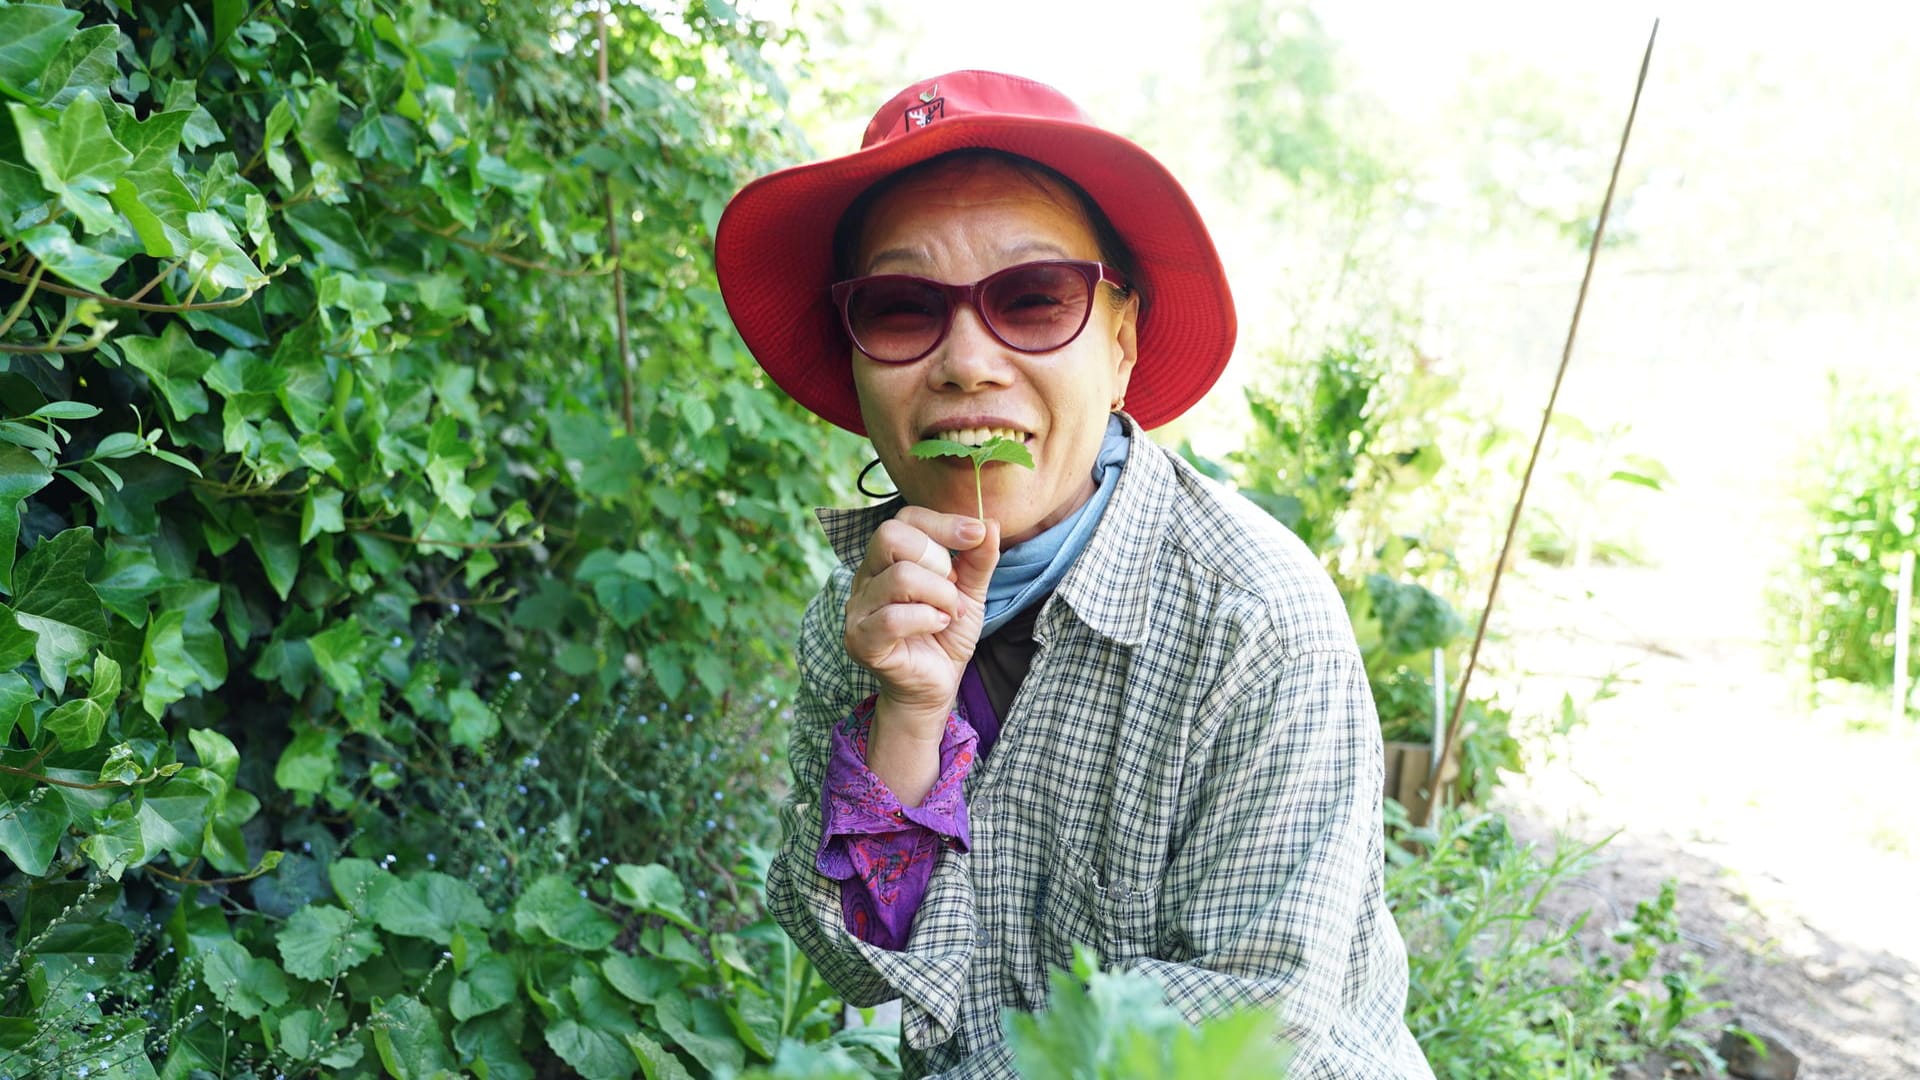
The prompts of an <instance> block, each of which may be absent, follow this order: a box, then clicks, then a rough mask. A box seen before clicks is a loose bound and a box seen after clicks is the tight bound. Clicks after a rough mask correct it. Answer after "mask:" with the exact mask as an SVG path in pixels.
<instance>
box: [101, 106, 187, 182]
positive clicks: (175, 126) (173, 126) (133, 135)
mask: <svg viewBox="0 0 1920 1080" xmlns="http://www.w3.org/2000/svg"><path fill="white" fill-rule="evenodd" d="M190 115H191V114H189V113H187V112H184V111H181V110H177V109H176V110H172V111H164V112H157V113H149V114H147V118H146V119H144V120H141V119H138V118H136V117H135V116H134V114H133V113H130V112H123V111H121V110H118V109H115V110H111V111H109V112H108V114H107V123H108V124H109V125H110V126H111V127H112V128H113V137H114V138H116V139H119V140H120V145H121V146H124V147H126V148H127V153H129V154H132V155H133V164H131V165H129V166H127V177H126V178H127V179H129V180H132V181H134V182H135V183H138V184H143V185H144V184H150V183H153V182H154V181H155V179H156V178H155V177H152V176H149V175H147V174H149V173H171V172H173V170H174V168H175V166H176V165H177V164H178V160H179V153H180V138H181V134H182V133H183V132H184V131H185V130H186V127H187V118H188V117H189V116H190Z"/></svg>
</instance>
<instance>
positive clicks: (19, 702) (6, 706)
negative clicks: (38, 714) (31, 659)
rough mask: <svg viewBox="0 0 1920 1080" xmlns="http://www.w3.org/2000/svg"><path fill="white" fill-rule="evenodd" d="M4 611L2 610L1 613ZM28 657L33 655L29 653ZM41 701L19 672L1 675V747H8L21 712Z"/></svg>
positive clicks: (0, 609)
mask: <svg viewBox="0 0 1920 1080" xmlns="http://www.w3.org/2000/svg"><path fill="white" fill-rule="evenodd" d="M4 610H5V609H4V608H0V611H4ZM27 655H28V656H31V655H33V654H32V652H31V651H29V652H28V654H27ZM21 659H25V657H22V658H21ZM15 663H16V664H17V663H18V661H16V662H15ZM10 666H11V665H10ZM39 700H40V695H39V694H37V693H35V692H34V689H33V686H32V685H31V684H30V683H28V682H27V678H26V676H24V675H22V674H20V673H19V672H17V671H7V672H6V673H5V674H0V746H5V745H7V739H8V736H10V735H12V734H13V729H14V726H15V725H17V724H18V723H19V722H20V713H21V711H22V710H28V711H30V710H31V708H32V706H33V703H34V702H36V701H39ZM29 741H31V740H29Z"/></svg>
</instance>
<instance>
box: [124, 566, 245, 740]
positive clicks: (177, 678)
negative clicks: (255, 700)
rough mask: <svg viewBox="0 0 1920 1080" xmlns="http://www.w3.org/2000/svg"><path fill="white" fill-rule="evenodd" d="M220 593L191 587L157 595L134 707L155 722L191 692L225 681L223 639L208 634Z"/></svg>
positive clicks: (205, 584)
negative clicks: (137, 705)
mask: <svg viewBox="0 0 1920 1080" xmlns="http://www.w3.org/2000/svg"><path fill="white" fill-rule="evenodd" d="M219 606H220V587H219V586H218V585H215V584H214V583H213V582H211V581H195V582H189V583H187V584H185V585H180V586H176V587H174V588H171V589H168V590H166V591H165V592H164V593H162V594H161V597H160V604H159V613H158V614H156V615H155V616H154V617H153V619H152V621H151V622H149V623H148V624H147V635H146V640H145V642H144V644H143V645H142V649H141V659H142V660H143V662H144V666H145V676H144V678H143V679H142V680H141V685H140V704H141V705H142V706H143V707H144V708H145V709H146V710H147V714H148V715H149V716H152V717H153V718H154V719H156V720H157V719H159V718H160V715H161V713H163V712H165V711H166V708H167V706H168V705H171V704H173V703H174V702H176V701H179V700H180V699H181V698H183V697H185V696H186V695H187V691H189V690H191V689H193V688H194V687H202V688H204V689H207V690H217V689H219V688H220V687H221V685H223V684H224V683H225V682H226V681H227V646H226V639H225V638H223V637H221V636H220V631H219V630H217V629H215V628H214V625H213V616H214V614H215V612H216V611H217V610H218V609H219Z"/></svg>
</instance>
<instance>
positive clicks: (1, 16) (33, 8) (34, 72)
mask: <svg viewBox="0 0 1920 1080" xmlns="http://www.w3.org/2000/svg"><path fill="white" fill-rule="evenodd" d="M79 25H80V13H79V12H77V11H68V10H66V9H65V8H61V7H54V6H52V5H48V4H12V5H9V6H7V7H0V93H5V94H7V95H9V96H11V97H16V98H19V99H20V100H21V101H26V102H32V101H35V100H37V95H34V94H29V93H27V87H28V86H30V85H32V84H33V82H34V80H36V79H38V78H39V77H40V75H41V73H42V72H44V71H46V69H47V65H48V64H51V63H52V62H53V58H54V57H55V56H57V55H59V53H60V49H61V47H62V46H64V45H65V44H66V43H67V41H68V40H69V39H70V38H71V37H72V36H73V28H74V27H76V26H79Z"/></svg>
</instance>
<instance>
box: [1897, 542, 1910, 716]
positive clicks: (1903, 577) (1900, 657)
mask: <svg viewBox="0 0 1920 1080" xmlns="http://www.w3.org/2000/svg"><path fill="white" fill-rule="evenodd" d="M1895 584H1896V585H1897V587H1898V588H1899V590H1900V591H1899V592H1898V593H1896V594H1895V595H1894V601H1893V722H1894V724H1895V725H1896V726H1898V725H1899V723H1900V722H1901V721H1902V720H1905V719H1906V718H1907V664H1908V660H1907V657H1908V656H1909V655H1911V654H1910V653H1909V652H1908V649H1909V648H1911V646H1912V642H1913V551H1912V549H1908V550H1906V551H1903V552H1901V553H1900V574H1899V576H1898V577H1897V578H1895Z"/></svg>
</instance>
